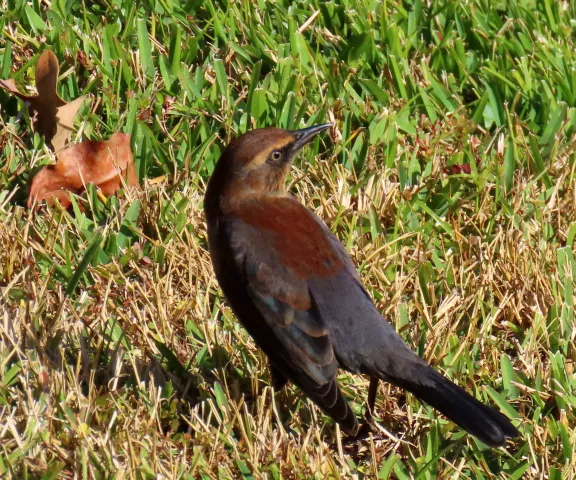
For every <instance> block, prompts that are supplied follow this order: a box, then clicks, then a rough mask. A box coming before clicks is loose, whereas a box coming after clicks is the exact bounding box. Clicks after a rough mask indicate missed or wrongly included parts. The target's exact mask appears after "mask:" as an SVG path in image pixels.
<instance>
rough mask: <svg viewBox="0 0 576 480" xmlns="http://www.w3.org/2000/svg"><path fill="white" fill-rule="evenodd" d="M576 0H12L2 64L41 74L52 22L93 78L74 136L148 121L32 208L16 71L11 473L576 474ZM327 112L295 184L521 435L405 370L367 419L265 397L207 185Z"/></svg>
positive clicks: (421, 342) (22, 81)
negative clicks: (217, 263)
mask: <svg viewBox="0 0 576 480" xmlns="http://www.w3.org/2000/svg"><path fill="white" fill-rule="evenodd" d="M575 5H576V4H574V3H573V2H552V1H551V0H541V1H533V0H511V1H508V2H488V1H485V0H467V1H463V2H450V1H432V0H431V1H428V2H423V1H421V0H407V1H404V2H400V1H398V0H387V1H385V2H378V1H373V0H358V1H351V0H341V1H329V2H324V1H319V0H312V1H310V2H287V1H280V2H265V1H263V0H260V1H255V2H252V1H235V2H225V1H221V2H216V1H213V0H207V1H205V2H199V1H195V0H190V1H188V2H184V1H182V2H179V1H177V0H159V1H154V2H152V1H148V0H142V1H139V2H134V1H127V0H114V1H103V2H80V1H77V0H69V1H66V0H52V1H51V2H49V1H39V0H33V1H30V2H26V1H23V0H9V1H6V0H0V10H2V12H4V13H3V14H2V15H0V31H1V32H2V34H1V35H0V77H2V78H8V77H13V78H15V79H16V81H17V83H18V84H19V85H20V87H21V88H23V87H25V86H26V85H31V84H32V83H33V81H32V80H33V66H34V63H35V58H36V57H37V55H38V53H39V52H40V51H41V50H42V49H43V48H45V46H46V45H48V46H50V47H51V48H52V49H53V50H54V52H55V53H56V55H57V56H58V58H59V60H60V62H61V81H60V84H59V93H60V95H61V96H62V97H63V98H64V99H65V100H67V101H68V100H71V99H74V98H76V97H78V96H79V95H81V94H89V95H90V96H91V99H92V103H91V106H90V107H89V108H88V107H85V109H84V111H83V113H82V115H81V116H82V118H81V121H79V122H77V130H78V133H77V136H76V138H77V139H80V138H94V139H100V138H108V137H109V136H110V135H111V134H112V133H113V132H115V131H122V132H127V133H130V134H132V146H133V150H134V155H135V160H136V163H137V169H138V172H139V176H140V179H141V183H142V190H141V191H137V192H134V191H128V192H124V193H123V194H120V195H119V196H118V197H113V198H110V199H108V200H106V201H103V200H102V199H101V198H100V197H99V196H98V195H97V194H96V192H95V191H94V189H91V190H89V192H88V194H87V195H86V196H85V197H83V198H78V199H77V205H75V208H74V209H73V210H72V211H70V212H66V211H62V209H60V208H57V207H55V208H51V209H48V210H46V209H44V210H41V211H39V212H30V211H28V210H27V209H26V208H25V207H24V203H25V198H26V192H27V185H28V183H29V181H30V179H31V177H32V175H33V174H34V172H35V171H36V170H37V168H38V167H39V166H40V165H43V164H46V163H49V162H50V155H49V152H48V150H47V149H46V148H45V147H44V145H43V142H42V139H40V138H39V137H32V136H31V135H30V119H29V117H28V114H27V112H26V110H25V108H24V106H23V105H22V104H21V103H20V102H19V101H17V100H16V99H14V98H11V97H9V96H8V95H7V94H6V93H5V92H2V91H0V122H1V123H0V151H1V152H2V154H1V156H0V158H1V160H0V476H2V477H8V478H10V477H11V478H46V479H49V478H110V477H114V478H254V479H258V478H270V479H278V478H306V479H307V478H318V479H323V478H399V479H408V478H418V479H432V478H452V479H455V478H472V479H488V478H506V479H520V478H548V479H561V478H562V479H564V478H576V433H575V431H576V430H575V427H576V377H575V375H574V361H575V360H576V349H575V348H574V344H575V333H574V332H575V331H576V329H575V328H574V319H575V311H574V303H575V298H576V296H575V294H574V287H575V285H574V272H576V261H575V258H574V251H575V243H574V241H575V238H576V187H575V184H576V182H575V172H576V162H575V160H576V33H575V32H576V6H575ZM327 121H331V122H334V123H335V124H336V127H335V128H334V129H333V130H332V131H331V133H330V135H322V136H321V137H320V138H319V139H318V140H317V141H316V142H315V143H314V144H313V145H312V146H311V147H309V148H308V149H307V150H306V151H305V152H304V154H303V155H302V156H301V158H300V159H299V160H298V162H297V165H296V166H295V167H294V169H293V176H292V180H291V181H292V185H291V189H292V191H293V192H294V193H295V194H296V195H297V196H298V198H300V199H301V200H302V202H304V203H305V204H306V205H307V206H308V207H310V208H312V209H313V210H314V211H315V212H317V213H318V214H319V215H320V217H321V218H323V219H324V220H325V221H326V222H327V224H328V225H329V226H330V227H331V228H332V229H333V231H334V232H335V233H336V234H337V235H338V237H339V238H340V239H341V240H342V242H344V244H346V246H347V248H348V250H349V251H350V253H351V255H352V257H353V259H354V261H355V262H356V264H357V265H358V266H359V270H360V272H361V276H362V279H363V281H364V283H365V285H366V286H367V289H368V291H369V293H370V294H371V295H372V296H373V298H374V300H375V302H376V304H377V307H378V308H379V309H380V310H381V311H382V312H383V314H384V316H385V317H386V318H388V319H389V320H390V321H391V322H392V323H393V324H394V325H395V326H396V328H397V329H398V330H399V331H400V332H401V334H402V335H403V337H404V338H405V339H406V341H407V342H408V343H409V344H411V345H412V346H413V347H414V348H415V349H416V350H417V352H418V353H419V354H420V355H421V356H423V357H425V358H426V359H427V360H428V361H430V362H431V363H433V364H434V365H435V366H436V367H437V368H438V369H440V370H442V371H443V372H444V373H445V374H446V375H447V376H449V377H450V378H452V379H453V380H454V381H456V382H457V383H459V384H460V385H463V386H465V387H466V388H467V389H468V390H469V391H470V392H472V393H473V394H474V395H475V396H476V397H477V398H479V399H481V400H483V401H485V402H488V403H490V404H493V405H496V406H498V407H499V408H501V409H502V410H503V411H505V412H506V414H508V415H509V416H510V417H512V418H513V419H514V423H515V425H517V426H518V427H519V429H520V430H521V432H522V434H523V437H522V438H521V439H518V440H517V441H515V442H514V443H512V444H510V445H509V446H507V447H506V448H502V449H497V450H491V449H488V448H487V447H486V446H484V445H482V444H481V443H479V442H477V441H476V440H475V439H473V438H471V437H470V436H467V435H465V434H464V433H463V432H462V431H461V430H460V429H459V428H457V427H455V426H454V425H453V424H451V423H450V422H448V421H447V420H446V419H444V418H442V417H439V416H438V415H436V414H435V413H434V412H433V411H432V410H431V409H430V408H428V407H425V406H422V405H421V404H420V403H419V402H418V401H417V400H416V399H415V398H413V397H411V396H409V395H406V394H405V393H404V392H402V391H400V390H398V389H395V388H392V387H390V386H388V385H387V386H385V387H384V388H382V390H381V392H380V395H379V397H378V402H377V409H376V416H377V418H378V419H379V423H380V425H381V426H382V429H383V430H382V431H379V432H375V435H374V436H373V437H371V438H370V439H368V440H366V441H362V442H359V443H357V444H349V443H346V442H345V439H344V438H343V436H342V435H340V433H339V431H338V430H337V428H336V426H335V425H334V423H333V422H332V421H331V420H330V419H328V418H326V417H324V416H323V415H322V414H321V413H320V412H319V411H318V410H316V409H315V407H313V406H312V404H311V403H310V402H309V401H307V400H306V399H305V398H303V397H302V396H301V394H300V393H299V391H298V390H297V389H296V388H294V387H290V388H288V389H287V390H286V391H285V392H281V393H278V394H276V403H274V402H272V398H273V396H272V391H271V388H270V387H269V385H270V377H269V373H268V370H267V367H266V361H265V358H264V356H263V355H262V353H261V352H260V351H259V350H258V349H257V348H256V347H255V345H254V343H253V342H252V340H251V339H250V337H249V336H248V335H247V334H246V332H245V331H244V330H243V329H242V328H241V327H240V326H239V324H238V323H237V322H236V320H235V319H234V317H233V315H232V314H231V312H230V309H229V307H228V305H227V303H226V302H225V300H224V299H223V298H222V295H221V292H220V291H219V289H218V286H217V284H216V282H215V279H214V277H213V273H212V269H211V265H210V259H209V256H208V253H207V250H206V232H205V223H204V218H203V213H202V197H203V192H204V188H205V185H206V181H207V179H208V178H209V176H210V173H211V171H212V169H213V167H214V164H215V162H216V161H217V159H218V157H219V154H220V153H221V151H222V149H223V147H224V146H225V145H226V143H227V142H228V141H229V140H230V139H231V138H233V137H235V136H237V135H239V134H240V133H242V132H244V131H246V130H248V129H251V128H255V127H263V126H269V125H275V126H280V127H285V128H296V127H303V126H305V125H312V124H314V123H319V122H327ZM458 165H460V166H461V167H457V166H458ZM463 165H469V166H470V174H467V173H462V171H461V169H462V168H464V169H467V168H468V167H462V166H463ZM455 166H456V167H455ZM82 204H84V207H85V208H84V210H80V209H79V206H80V205H82ZM340 378H341V384H342V386H343V389H344V391H345V393H346V394H347V396H348V397H349V398H350V400H351V402H352V403H353V408H354V409H355V411H356V412H357V413H358V414H359V415H361V414H362V412H363V409H364V407H365V405H364V401H365V398H366V394H367V381H366V379H365V378H361V377H359V376H353V375H348V374H345V373H343V374H342V375H341V377H340Z"/></svg>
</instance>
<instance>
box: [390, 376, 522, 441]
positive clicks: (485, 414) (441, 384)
mask: <svg viewBox="0 0 576 480" xmlns="http://www.w3.org/2000/svg"><path fill="white" fill-rule="evenodd" d="M421 368H422V367H421ZM420 372H422V373H423V374H424V375H423V376H422V378H421V379H418V380H422V381H413V380H412V381H407V380H406V379H403V380H402V381H398V382H394V383H397V384H398V385H399V386H401V387H404V388H406V389H407V390H408V391H410V392H411V393H413V394H414V395H415V396H416V397H418V398H419V399H420V400H423V401H425V402H426V403H428V404H430V405H431V406H432V407H434V408H435V409H436V410H438V411H439V412H441V413H443V414H444V415H446V416H447V417H448V418H449V419H450V420H452V421H453V422H454V423H456V424H458V425H459V426H460V427H462V428H463V429H464V430H466V431H467V432H468V433H470V434H472V435H474V436H475V437H477V438H478V439H480V440H481V441H482V442H484V443H485V444H486V445H490V446H492V447H497V446H500V445H503V444H504V443H505V442H506V439H507V438H514V437H518V436H520V432H519V431H518V430H517V429H516V427H514V425H512V423H511V422H510V420H509V419H508V418H507V417H505V416H504V415H503V414H502V413H500V412H498V411H497V410H495V409H493V408H491V407H489V406H487V405H484V404H483V403H481V402H479V401H478V400H476V399H475V398H474V397H472V396H471V395H469V394H468V393H466V392H465V391H464V390H463V389H462V388H460V387H459V386H457V385H456V384H454V383H452V382H451V381H450V380H448V379H447V378H446V377H444V376H443V375H441V374H440V373H438V372H437V371H436V370H434V369H433V368H432V367H426V368H425V370H424V371H422V370H420Z"/></svg>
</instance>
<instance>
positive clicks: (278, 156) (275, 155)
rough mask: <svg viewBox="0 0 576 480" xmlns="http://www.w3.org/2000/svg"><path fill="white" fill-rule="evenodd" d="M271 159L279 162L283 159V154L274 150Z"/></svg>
mask: <svg viewBox="0 0 576 480" xmlns="http://www.w3.org/2000/svg"><path fill="white" fill-rule="evenodd" d="M270 158H271V159H272V160H274V161H275V162H278V161H279V160H280V159H281V158H282V152H281V151H280V150H274V151H273V152H272V155H270Z"/></svg>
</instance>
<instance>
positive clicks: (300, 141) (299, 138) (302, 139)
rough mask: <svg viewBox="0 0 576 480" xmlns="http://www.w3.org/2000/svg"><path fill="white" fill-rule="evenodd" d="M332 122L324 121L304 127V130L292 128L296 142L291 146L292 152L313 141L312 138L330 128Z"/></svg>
mask: <svg viewBox="0 0 576 480" xmlns="http://www.w3.org/2000/svg"><path fill="white" fill-rule="evenodd" d="M331 126H332V124H331V123H324V124H322V125H314V126H313V127H308V128H303V129H302V130H292V135H294V138H295V140H294V143H293V144H292V145H291V146H290V150H292V153H293V154H294V153H296V152H297V151H298V150H300V149H301V148H302V147H303V146H304V145H306V144H307V143H309V142H311V141H312V139H313V138H314V137H315V136H316V135H317V134H319V133H320V132H322V131H324V130H326V129H328V128H330V127H331Z"/></svg>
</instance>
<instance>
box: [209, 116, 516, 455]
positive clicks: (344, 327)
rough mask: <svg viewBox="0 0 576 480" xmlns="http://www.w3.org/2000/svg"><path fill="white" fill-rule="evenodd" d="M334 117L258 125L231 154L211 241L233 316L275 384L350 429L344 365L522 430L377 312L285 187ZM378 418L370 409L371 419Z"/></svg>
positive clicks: (481, 431) (214, 196)
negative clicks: (294, 125) (308, 123)
mask: <svg viewBox="0 0 576 480" xmlns="http://www.w3.org/2000/svg"><path fill="white" fill-rule="evenodd" d="M331 126H332V124H328V123H327V124H320V125H315V126H312V127H308V128H304V129H300V130H285V129H281V128H275V127H267V128H261V129H254V130H251V131H249V132H247V133H244V134H243V135H241V136H239V137H237V138H234V139H233V140H232V141H231V142H230V143H229V144H228V145H227V147H226V148H225V149H224V151H223V152H222V154H221V156H220V158H219V160H218V162H217V163H216V166H215V167H214V171H213V172H212V175H211V177H210V179H209V181H208V185H207V187H206V192H205V196H204V213H205V217H206V223H207V234H208V248H209V253H210V257H211V261H212V264H213V268H214V272H215V275H216V279H217V280H218V283H219V285H220V288H221V289H222V291H223V293H224V296H225V298H226V300H227V302H228V303H229V305H230V307H231V309H232V311H233V313H234V314H235V316H236V317H237V319H238V320H239V321H240V323H241V324H242V325H243V326H244V328H245V329H246V330H247V332H248V333H249V334H250V335H251V336H252V338H253V339H254V340H255V342H256V344H257V345H258V347H259V348H260V349H262V350H263V351H264V353H265V354H266V356H267V357H268V360H269V363H270V371H271V377H272V385H273V386H274V388H275V389H276V390H279V389H281V388H282V387H283V386H284V385H285V384H286V383H287V382H288V381H291V382H292V383H293V384H295V385H297V386H298V387H299V388H300V389H301V390H302V391H303V392H304V393H305V394H306V395H307V396H308V397H309V398H310V399H311V400H312V401H313V402H314V403H315V404H316V405H317V406H318V407H319V408H320V409H321V410H322V411H323V412H324V413H326V414H327V415H328V416H330V417H332V418H333V419H334V420H335V421H336V422H337V423H338V424H339V425H340V428H341V429H342V430H343V431H344V432H345V433H347V434H348V435H350V436H351V437H356V436H357V435H358V434H359V432H360V431H361V430H362V429H361V428H360V425H359V422H358V419H357V418H356V415H355V414H354V412H353V411H352V409H351V407H350V405H349V403H348V401H347V400H346V399H345V397H344V396H343V394H342V391H341V390H340V387H339V385H338V383H337V380H336V374H337V371H338V368H342V369H345V370H347V371H349V372H352V373H355V374H365V375H367V376H368V377H369V378H370V383H369V393H368V405H367V412H372V411H373V409H374V403H375V399H376V394H377V388H378V382H379V381H380V380H383V381H386V382H388V383H391V384H393V385H396V386H398V387H401V388H403V389H405V390H407V391H409V392H411V393H412V394H413V395H415V396H416V397H417V398H418V399H420V400H421V401H423V402H425V403H427V404H429V405H431V406H432V407H434V408H435V409H436V410H438V411H439V412H441V413H442V414H444V415H445V416H446V417H448V418H449V419H450V420H452V421H453V422H455V423H456V424H457V425H459V426H460V427H461V428H463V429H464V430H466V431H467V432H468V433H470V434H472V435H473V436H475V437H477V438H478V439H479V440H481V441H482V442H484V443H485V444H486V445H488V446H492V447H497V446H501V445H504V444H505V443H506V439H507V438H514V437H518V436H519V435H520V433H519V431H518V430H517V429H516V427H514V425H513V424H512V423H511V421H510V420H509V419H508V418H507V417H506V416H505V415H503V414H502V413H500V412H499V411H497V410H495V409H493V408H491V407H489V406H487V405H485V404H483V403H481V402H480V401H478V400H476V399H475V398H474V397H473V396H471V395H470V394H468V393H467V392H466V391H465V390H464V389H462V388H461V387H459V386H457V385H456V384H455V383H453V382H452V381H450V380H449V379H448V378H446V377H445V376H443V375H442V374H441V373H439V372H438V371H436V370H435V369H434V368H433V367H431V366H430V365H429V364H428V363H426V362H425V361H424V360H422V359H421V358H420V357H419V356H418V355H416V354H415V353H414V352H413V351H412V350H411V349H410V348H409V347H408V345H406V343H404V340H403V339H402V338H401V337H400V335H399V334H398V333H397V332H396V331H395V329H394V328H393V327H392V326H391V324H390V323H388V321H387V320H385V319H384V318H383V317H382V315H381V314H380V313H379V312H378V310H377V308H376V306H375V305H374V303H373V302H372V300H371V298H370V296H369V295H368V293H367V292H366V290H365V289H364V287H363V285H362V283H361V280H360V276H359V274H358V272H357V270H356V268H355V266H354V264H353V262H352V260H351V259H350V257H349V256H348V254H347V252H346V249H345V248H344V246H343V245H342V244H341V243H340V242H339V240H338V239H337V238H336V236H335V235H334V234H333V233H332V232H331V231H330V229H329V228H328V227H327V226H326V225H325V224H324V222H323V221H322V220H321V219H320V218H319V217H318V216H316V215H315V214H314V213H313V212H312V211H310V210H309V209H308V208H306V207H305V206H304V205H302V204H301V203H300V202H299V201H298V200H297V199H296V197H294V196H293V195H292V194H291V193H290V192H288V191H287V188H286V183H287V176H288V174H289V169H290V166H291V164H292V161H293V159H294V158H295V157H296V155H297V153H298V152H299V151H300V150H301V149H302V147H304V146H305V145H306V144H308V143H309V142H311V141H312V140H313V139H314V138H315V137H316V136H317V134H318V133H320V132H322V131H325V130H327V129H329V128H331ZM367 416H368V415H367Z"/></svg>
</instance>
